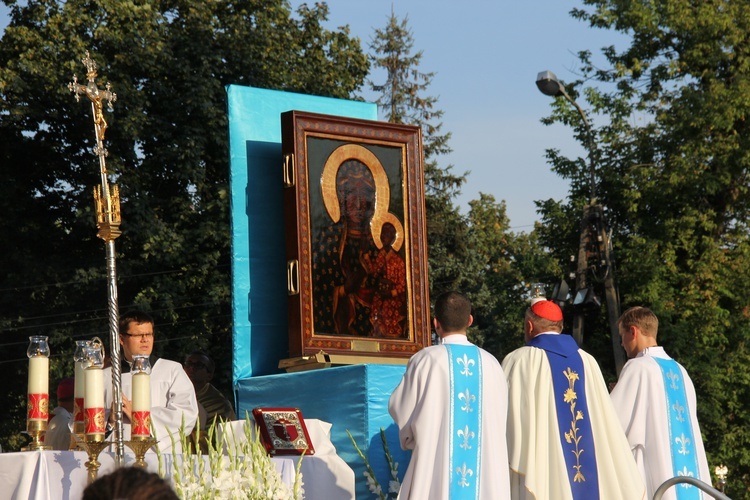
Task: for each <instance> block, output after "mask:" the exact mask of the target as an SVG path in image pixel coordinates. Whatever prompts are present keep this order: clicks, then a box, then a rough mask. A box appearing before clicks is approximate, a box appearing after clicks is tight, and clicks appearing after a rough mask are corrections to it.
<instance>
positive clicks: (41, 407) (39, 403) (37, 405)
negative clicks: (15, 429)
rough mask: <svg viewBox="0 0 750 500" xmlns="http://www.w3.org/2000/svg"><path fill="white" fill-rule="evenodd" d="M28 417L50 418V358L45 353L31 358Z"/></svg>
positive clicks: (33, 418)
mask: <svg viewBox="0 0 750 500" xmlns="http://www.w3.org/2000/svg"><path fill="white" fill-rule="evenodd" d="M27 393H28V399H29V405H28V419H29V420H39V421H44V422H46V421H47V420H49V358H48V357H47V356H44V355H36V356H31V357H30V358H29V383H28V390H27Z"/></svg>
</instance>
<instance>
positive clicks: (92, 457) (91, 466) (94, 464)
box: [78, 436, 111, 484]
mask: <svg viewBox="0 0 750 500" xmlns="http://www.w3.org/2000/svg"><path fill="white" fill-rule="evenodd" d="M110 444H111V443H110V442H109V441H105V440H104V436H101V439H98V436H86V437H85V438H84V439H82V440H81V441H80V442H79V443H78V446H80V447H81V448H83V450H84V451H85V452H86V453H87V454H88V456H89V460H88V462H86V470H88V471H89V484H91V483H93V482H94V481H96V478H97V476H98V475H99V467H101V465H102V464H101V463H100V462H99V454H100V453H101V452H102V450H103V449H104V448H106V447H107V446H109V445H110Z"/></svg>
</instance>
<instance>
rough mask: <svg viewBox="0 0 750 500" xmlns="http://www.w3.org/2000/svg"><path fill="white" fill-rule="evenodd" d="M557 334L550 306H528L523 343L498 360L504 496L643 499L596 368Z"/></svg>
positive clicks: (559, 323)
mask: <svg viewBox="0 0 750 500" xmlns="http://www.w3.org/2000/svg"><path fill="white" fill-rule="evenodd" d="M562 329H563V313H562V310H561V309H560V307H559V306H558V305H557V304H555V303H554V302H553V301H550V300H540V301H537V302H535V303H533V304H532V305H531V307H529V308H528V309H527V310H526V315H525V316H524V336H525V339H526V346H524V347H521V348H519V349H516V350H515V351H513V352H511V353H510V354H508V355H507V356H506V357H505V359H504V360H503V364H502V366H503V370H504V371H505V374H506V376H507V377H508V387H509V391H508V408H509V409H508V432H507V436H508V459H509V463H510V476H511V477H510V481H511V498H513V499H514V500H519V499H537V500H538V499H542V498H545V499H555V500H572V499H575V500H596V499H601V500H638V499H644V498H645V495H646V489H645V487H644V486H643V481H642V480H641V477H640V475H639V474H638V469H637V467H636V465H635V460H633V456H632V455H631V454H630V453H629V449H630V447H629V446H628V441H627V439H626V438H625V434H624V433H623V432H622V428H621V427H620V426H619V425H618V424H617V416H616V415H615V411H614V408H613V406H612V402H611V401H610V399H609V394H608V392H607V387H606V385H605V383H604V378H603V377H602V374H601V371H600V370H599V365H598V364H597V363H596V360H595V359H594V358H593V357H591V356H590V355H589V354H588V353H586V352H584V351H583V350H581V349H579V348H578V345H577V344H576V342H575V340H574V339H573V337H571V336H570V335H564V334H561V332H562Z"/></svg>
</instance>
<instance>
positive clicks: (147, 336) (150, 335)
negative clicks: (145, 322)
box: [120, 333, 154, 340]
mask: <svg viewBox="0 0 750 500" xmlns="http://www.w3.org/2000/svg"><path fill="white" fill-rule="evenodd" d="M120 335H124V336H126V337H131V338H136V339H138V340H141V339H147V340H148V339H152V338H154V334H153V333H141V334H137V335H136V334H134V333H121V334H120Z"/></svg>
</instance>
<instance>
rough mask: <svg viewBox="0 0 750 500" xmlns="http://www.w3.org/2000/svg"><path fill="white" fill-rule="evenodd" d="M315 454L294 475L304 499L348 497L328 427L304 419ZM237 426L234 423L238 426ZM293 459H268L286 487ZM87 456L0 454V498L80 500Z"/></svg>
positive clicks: (104, 466) (151, 458) (105, 458)
mask: <svg viewBox="0 0 750 500" xmlns="http://www.w3.org/2000/svg"><path fill="white" fill-rule="evenodd" d="M305 422H306V423H307V426H308V432H309V433H310V440H311V441H312V442H313V446H314V447H315V455H311V456H305V457H303V459H302V465H301V467H300V472H301V473H302V481H303V484H304V489H305V498H306V499H307V500H339V499H341V500H352V499H354V496H355V493H354V490H355V485H354V471H353V470H352V469H351V468H350V467H349V466H348V465H347V464H346V462H344V461H343V460H342V459H341V458H340V457H339V456H338V455H337V454H336V450H335V448H334V447H333V444H331V442H330V437H329V436H330V434H329V431H330V427H331V424H328V423H327V422H321V421H316V420H307V419H306V420H305ZM241 423H242V422H238V423H235V425H239V424H241ZM178 457H179V455H177V456H176V457H173V456H172V455H170V454H164V455H162V459H163V462H164V470H165V474H166V476H167V477H171V475H172V464H173V460H174V459H175V458H176V459H177V460H179V458H178ZM123 459H124V465H125V466H130V465H133V463H134V462H135V456H134V455H132V454H131V453H128V452H127V451H126V453H125V456H124V457H123ZM298 459H299V457H296V456H295V457H273V458H272V461H273V462H274V464H275V465H276V469H277V470H278V471H279V472H280V473H281V478H282V480H283V481H284V482H285V483H286V484H288V485H292V484H293V482H294V474H295V471H296V466H297V460H298ZM145 460H146V464H147V469H148V470H149V471H151V472H158V470H159V465H158V457H157V455H156V454H155V453H147V454H146V456H145ZM87 461H88V455H87V454H86V452H84V451H25V452H18V453H0V498H3V499H6V498H7V499H10V500H27V499H28V500H80V499H81V496H82V495H83V490H84V489H85V488H86V486H87V484H88V483H87V481H88V471H87V470H86V462H87ZM99 462H100V463H101V466H100V468H99V476H102V475H104V474H107V473H109V472H112V471H113V470H114V469H115V463H114V454H113V453H110V452H102V453H101V454H100V455H99Z"/></svg>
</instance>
